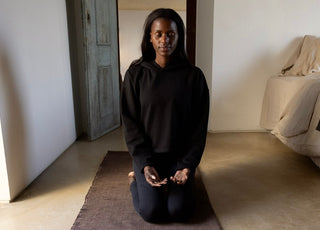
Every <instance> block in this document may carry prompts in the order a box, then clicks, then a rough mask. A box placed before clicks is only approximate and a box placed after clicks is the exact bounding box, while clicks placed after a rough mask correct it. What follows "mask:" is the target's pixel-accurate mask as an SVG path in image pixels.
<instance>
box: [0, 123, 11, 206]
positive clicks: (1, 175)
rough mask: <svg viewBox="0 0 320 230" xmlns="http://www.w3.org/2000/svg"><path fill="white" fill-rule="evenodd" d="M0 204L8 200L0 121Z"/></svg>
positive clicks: (8, 193) (6, 172) (7, 182)
mask: <svg viewBox="0 0 320 230" xmlns="http://www.w3.org/2000/svg"><path fill="white" fill-rule="evenodd" d="M0 183H1V185H0V202H7V201H9V200H10V190H9V181H8V171H7V164H6V158H5V151H4V145H3V137H2V129H1V120H0Z"/></svg>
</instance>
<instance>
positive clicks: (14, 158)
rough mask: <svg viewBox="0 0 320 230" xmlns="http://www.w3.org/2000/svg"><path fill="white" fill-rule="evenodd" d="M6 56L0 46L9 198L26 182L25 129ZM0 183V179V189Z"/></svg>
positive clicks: (1, 113) (0, 92) (0, 103)
mask: <svg viewBox="0 0 320 230" xmlns="http://www.w3.org/2000/svg"><path fill="white" fill-rule="evenodd" d="M12 66H13V64H12V63H10V60H9V57H8V55H7V53H6V51H5V50H4V49H0V117H1V121H2V133H3V143H4V148H5V159H6V165H7V173H8V180H9V191H10V201H12V199H13V198H14V196H16V195H17V193H18V192H20V191H21V190H22V189H23V188H24V186H26V184H25V183H26V177H27V175H26V172H27V171H26V169H27V165H26V150H27V144H26V143H27V141H26V132H25V124H24V117H23V113H22V107H21V101H20V97H21V95H19V92H18V87H17V82H16V78H15V76H14V71H13V69H12ZM1 186H4V185H3V183H2V184H1V183H0V189H6V190H7V189H8V188H1Z"/></svg>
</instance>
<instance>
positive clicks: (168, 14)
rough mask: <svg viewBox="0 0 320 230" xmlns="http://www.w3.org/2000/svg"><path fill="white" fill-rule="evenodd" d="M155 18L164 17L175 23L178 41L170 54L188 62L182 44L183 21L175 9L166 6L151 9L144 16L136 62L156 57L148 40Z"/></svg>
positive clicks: (183, 37)
mask: <svg viewBox="0 0 320 230" xmlns="http://www.w3.org/2000/svg"><path fill="white" fill-rule="evenodd" d="M157 18H166V19H169V20H171V21H174V22H175V23H176V25H177V29H178V42H177V47H176V49H175V51H174V52H173V54H172V55H174V56H176V58H179V59H180V60H183V61H187V62H189V60H188V57H187V54H186V51H185V44H184V41H185V27H184V24H183V21H182V19H181V17H180V16H179V14H177V12H176V11H174V10H172V9H168V8H159V9H156V10H154V11H152V12H151V13H150V14H149V15H148V17H147V18H146V21H145V24H144V33H143V38H142V42H141V53H142V56H141V58H140V59H139V60H138V62H142V61H153V60H155V58H156V53H155V50H154V48H153V46H152V43H151V42H150V32H151V26H152V23H153V21H154V20H156V19H157Z"/></svg>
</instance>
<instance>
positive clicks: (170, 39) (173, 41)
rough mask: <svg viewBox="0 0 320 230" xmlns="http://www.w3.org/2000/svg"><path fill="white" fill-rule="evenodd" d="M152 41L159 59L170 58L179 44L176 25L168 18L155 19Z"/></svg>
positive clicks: (152, 27)
mask: <svg viewBox="0 0 320 230" xmlns="http://www.w3.org/2000/svg"><path fill="white" fill-rule="evenodd" d="M150 41H151V42H152V45H153V48H154V50H155V51H156V56H157V57H158V58H159V57H164V58H166V57H169V56H170V55H171V54H172V53H173V52H174V51H175V49H176V47H177V43H178V30H177V25H176V23H175V22H174V21H171V20H169V19H166V18H157V19H155V20H154V21H153V23H152V26H151V32H150Z"/></svg>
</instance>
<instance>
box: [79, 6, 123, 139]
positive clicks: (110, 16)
mask: <svg viewBox="0 0 320 230" xmlns="http://www.w3.org/2000/svg"><path fill="white" fill-rule="evenodd" d="M82 13H83V27H84V30H83V31H84V46H85V75H86V77H85V79H86V85H87V87H86V90H87V93H86V95H87V122H88V126H87V134H88V137H89V139H90V140H94V139H97V138H99V137H101V136H102V135H104V134H106V133H107V132H109V131H111V130H113V129H115V128H117V127H119V126H120V104H119V97H120V95H119V63H118V62H119V58H118V55H119V54H118V19H117V2H116V0H82Z"/></svg>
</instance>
